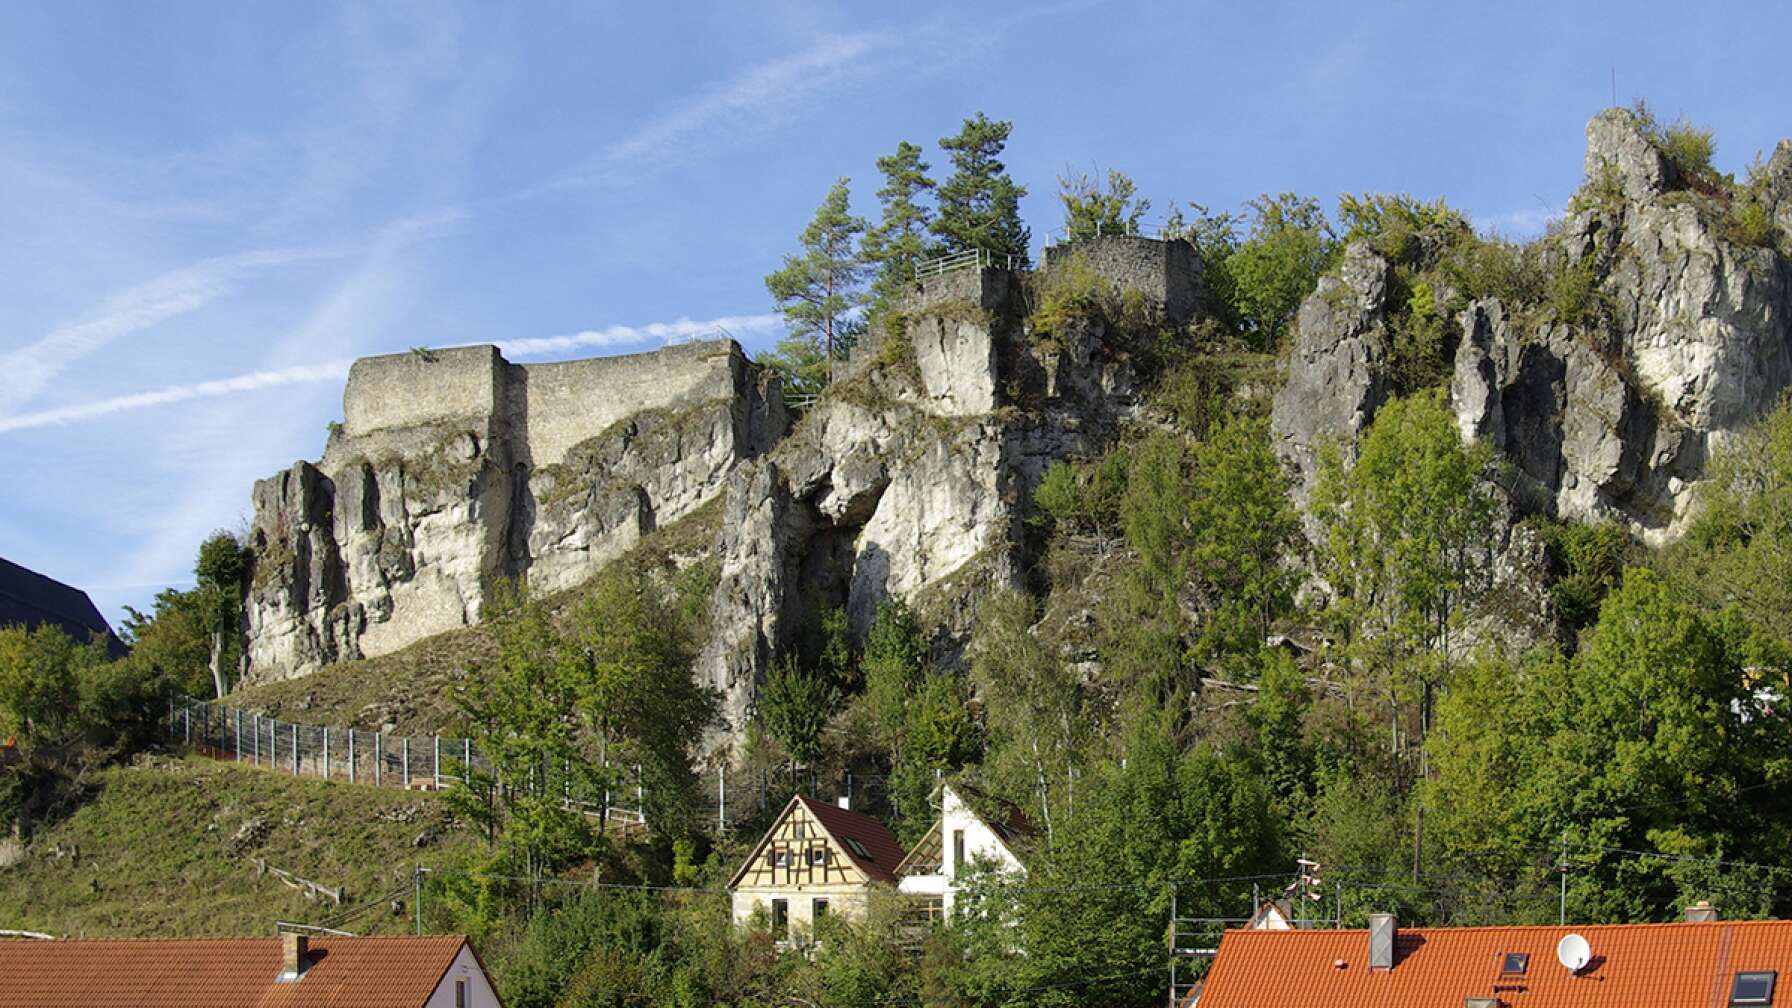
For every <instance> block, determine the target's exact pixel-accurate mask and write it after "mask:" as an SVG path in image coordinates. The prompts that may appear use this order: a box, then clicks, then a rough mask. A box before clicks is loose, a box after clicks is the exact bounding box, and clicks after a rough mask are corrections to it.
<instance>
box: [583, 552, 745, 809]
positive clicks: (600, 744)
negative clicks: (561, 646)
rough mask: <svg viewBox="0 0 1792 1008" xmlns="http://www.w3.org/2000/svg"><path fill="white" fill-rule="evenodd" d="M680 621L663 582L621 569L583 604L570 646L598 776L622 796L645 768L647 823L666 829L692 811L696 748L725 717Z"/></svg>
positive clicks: (627, 567)
mask: <svg viewBox="0 0 1792 1008" xmlns="http://www.w3.org/2000/svg"><path fill="white" fill-rule="evenodd" d="M673 613H674V610H673V603H672V601H671V600H670V599H669V598H667V596H666V593H665V591H664V590H663V589H662V588H661V587H660V586H659V584H658V583H657V582H655V581H654V580H653V579H652V578H650V577H648V576H647V575H646V574H644V573H643V572H642V571H641V570H639V569H638V568H635V567H633V566H630V565H615V566H613V567H612V568H611V569H608V570H606V571H604V573H602V574H600V575H599V576H598V581H597V585H596V587H595V590H593V591H591V592H590V593H589V594H587V595H586V596H585V597H584V598H582V599H581V600H580V601H579V602H578V603H577V604H575V605H574V607H573V609H572V612H571V614H570V623H571V626H570V630H569V633H568V638H569V639H568V641H567V645H568V651H569V654H568V657H567V661H568V663H569V668H568V669H567V674H568V676H569V677H570V679H571V681H572V684H573V686H574V688H575V690H576V694H577V704H578V707H577V709H578V712H579V716H580V719H581V721H582V728H583V734H584V735H585V736H586V737H588V738H589V739H590V740H591V741H592V743H594V745H595V748H596V753H595V756H596V763H597V767H596V773H597V774H598V775H599V776H600V777H601V779H602V780H601V782H602V785H603V786H604V787H605V788H606V789H608V790H611V791H615V790H617V789H620V788H621V787H622V786H623V785H624V784H625V782H626V778H627V776H628V773H627V768H628V767H629V766H630V765H631V764H632V765H634V766H638V767H640V768H641V774H642V783H643V784H644V786H645V795H646V797H647V798H648V799H649V805H650V810H649V815H648V822H649V823H652V824H653V825H654V826H655V828H656V829H660V830H662V831H663V830H665V829H667V828H669V827H670V826H671V825H672V824H674V823H677V822H683V821H687V820H688V818H689V814H690V813H691V812H692V810H693V807H694V802H695V794H694V787H695V780H696V777H695V773H694V772H693V770H692V767H691V742H692V740H693V739H695V738H697V737H698V736H700V735H701V734H702V732H703V731H704V730H705V729H706V728H708V727H709V725H710V724H711V723H712V722H713V721H714V719H715V716H716V710H717V702H716V697H715V695H714V694H713V693H712V692H711V691H709V690H707V689H704V688H703V687H701V686H699V685H697V683H696V681H695V680H694V679H692V677H691V662H692V660H693V658H694V657H695V655H694V652H693V648H692V646H691V642H690V641H689V640H688V639H687V638H686V637H685V635H684V632H683V625H682V623H681V622H680V621H679V620H677V619H675V618H673ZM602 825H603V824H602V823H600V829H601V828H602Z"/></svg>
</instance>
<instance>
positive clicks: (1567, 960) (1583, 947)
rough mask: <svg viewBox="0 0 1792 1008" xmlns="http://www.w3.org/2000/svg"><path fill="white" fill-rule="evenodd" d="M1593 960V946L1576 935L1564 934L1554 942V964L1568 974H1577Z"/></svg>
mask: <svg viewBox="0 0 1792 1008" xmlns="http://www.w3.org/2000/svg"><path fill="white" fill-rule="evenodd" d="M1592 958H1593V946H1591V945H1588V944H1587V940H1586V939H1585V938H1582V937H1581V936H1580V935H1577V934H1565V935H1563V936H1562V940H1561V941H1559V942H1556V962H1559V963H1561V964H1562V967H1563V968H1564V969H1566V970H1567V971H1568V972H1570V973H1579V972H1580V971H1581V970H1582V969H1583V968H1584V967H1585V966H1586V965H1587V963H1588V962H1589V961H1590V960H1592Z"/></svg>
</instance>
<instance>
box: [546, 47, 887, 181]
mask: <svg viewBox="0 0 1792 1008" xmlns="http://www.w3.org/2000/svg"><path fill="white" fill-rule="evenodd" d="M894 39H895V37H894V36H891V35H887V34H884V33H878V32H864V33H859V34H854V35H830V36H827V37H825V38H822V39H821V40H820V41H818V42H816V43H815V44H813V45H811V46H809V47H808V48H806V49H803V50H801V51H799V52H796V53H792V54H790V55H787V56H781V57H779V58H777V59H772V60H767V61H766V62H763V63H759V64H756V65H754V66H752V67H749V68H747V69H746V70H744V71H742V72H741V73H739V74H736V75H735V76H733V77H730V78H728V79H727V80H725V81H722V82H721V83H720V84H717V85H716V86H714V87H711V88H709V89H707V90H705V91H701V92H698V93H697V94H694V95H692V96H690V97H688V98H685V99H684V100H682V101H679V102H677V103H676V104H674V105H672V106H671V107H670V108H669V109H667V110H666V111H665V112H664V113H663V114H661V115H660V116H659V117H658V118H656V119H654V120H652V121H651V122H648V123H646V124H645V125H643V126H641V127H639V128H638V129H636V130H635V131H634V132H633V133H630V134H629V135H628V136H625V137H623V138H622V139H620V140H617V141H615V142H614V143H611V144H610V145H609V146H607V147H605V148H603V149H602V150H601V151H599V152H598V153H597V154H596V155H594V156H593V157H592V158H591V159H590V160H588V161H587V162H585V164H583V165H582V166H580V167H579V168H578V169H576V170H574V171H572V172H569V173H568V174H566V175H564V176H562V177H560V178H559V179H556V180H555V181H553V182H550V183H548V184H546V185H543V186H537V187H534V188H531V189H527V190H524V191H523V192H521V193H518V194H517V195H518V196H519V197H525V196H533V195H537V194H540V193H542V192H547V191H550V190H554V189H562V188H566V187H568V186H577V185H592V184H597V183H602V182H608V181H614V180H616V179H617V178H619V177H623V176H626V175H628V174H630V173H633V172H637V171H640V170H642V169H645V168H651V167H653V166H655V165H663V164H668V163H677V162H681V161H685V160H689V159H690V158H691V157H693V156H695V155H696V154H697V153H698V149H699V144H698V140H699V139H701V140H702V141H703V143H702V144H701V146H702V147H703V148H704V149H709V148H713V146H714V141H713V136H712V134H713V133H714V132H715V131H717V130H721V129H730V130H738V129H740V128H742V127H743V126H745V125H747V124H761V123H766V122H772V121H776V120H777V119H778V118H780V116H781V115H783V114H784V113H785V112H787V111H788V110H790V109H792V108H794V107H795V106H796V105H797V104H799V103H800V102H801V101H802V100H804V99H806V98H807V97H809V96H810V95H813V94H815V93H817V92H820V91H824V90H829V89H832V88H835V87H837V86H838V85H839V84H840V82H841V80H842V79H843V78H845V77H847V76H849V75H864V74H868V73H870V72H871V67H870V65H869V64H870V60H869V57H871V56H872V55H873V54H875V53H876V52H878V51H880V50H882V49H885V48H888V47H889V46H890V45H891V44H892V42H893V41H894Z"/></svg>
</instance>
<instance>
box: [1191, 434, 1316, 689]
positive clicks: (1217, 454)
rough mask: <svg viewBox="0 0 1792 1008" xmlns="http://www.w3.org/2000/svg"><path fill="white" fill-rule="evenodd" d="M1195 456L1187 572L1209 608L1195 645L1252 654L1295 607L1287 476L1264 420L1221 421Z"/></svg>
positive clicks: (1203, 651)
mask: <svg viewBox="0 0 1792 1008" xmlns="http://www.w3.org/2000/svg"><path fill="white" fill-rule="evenodd" d="M1190 461H1191V466H1190V469H1191V475H1190V478H1189V486H1188V527H1189V533H1190V537H1189V538H1190V541H1189V547H1188V550H1187V563H1188V579H1189V582H1191V583H1192V584H1193V585H1194V586H1195V587H1196V589H1197V590H1198V591H1199V592H1200V594H1201V595H1202V598H1203V602H1204V603H1205V608H1206V618H1205V622H1204V624H1203V625H1202V628H1201V634H1200V638H1199V640H1198V641H1197V643H1196V651H1197V652H1198V653H1199V654H1200V655H1202V656H1203V657H1206V658H1213V657H1221V656H1234V657H1240V658H1242V657H1248V656H1252V655H1254V654H1255V653H1256V651H1257V650H1258V649H1259V648H1261V647H1262V646H1263V642H1264V640H1265V638H1267V637H1268V636H1269V631H1270V627H1271V625H1272V624H1273V623H1274V622H1275V621H1276V620H1277V619H1279V618H1281V617H1282V616H1283V615H1285V614H1286V613H1288V612H1289V611H1290V610H1291V609H1292V608H1293V605H1294V589H1295V587H1296V586H1297V585H1298V583H1299V581H1300V574H1299V572H1298V571H1296V570H1295V569H1294V568H1293V566H1292V565H1290V564H1289V563H1287V560H1288V558H1289V555H1290V553H1291V552H1292V550H1293V548H1294V546H1295V544H1296V543H1297V542H1298V541H1299V540H1300V518H1299V516H1298V515H1297V514H1295V511H1294V508H1293V507H1292V506H1291V505H1290V504H1289V503H1288V477H1287V475H1286V473H1284V472H1283V469H1282V464H1281V462H1280V460H1278V459H1277V458H1276V455H1275V452H1274V451H1273V450H1272V449H1271V447H1270V438H1269V427H1268V425H1267V424H1266V423H1264V422H1263V421H1262V420H1259V419H1246V418H1235V419H1232V420H1228V421H1225V422H1223V423H1221V424H1220V426H1219V427H1218V429H1216V430H1215V431H1214V433H1213V434H1212V436H1211V437H1209V438H1208V439H1207V440H1206V441H1203V442H1201V443H1200V444H1198V445H1196V446H1195V448H1194V451H1193V453H1192V457H1191V460H1190Z"/></svg>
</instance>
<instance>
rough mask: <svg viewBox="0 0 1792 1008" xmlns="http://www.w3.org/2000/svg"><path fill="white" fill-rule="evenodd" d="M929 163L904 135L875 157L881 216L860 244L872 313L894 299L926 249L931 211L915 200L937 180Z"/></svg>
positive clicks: (932, 186)
mask: <svg viewBox="0 0 1792 1008" xmlns="http://www.w3.org/2000/svg"><path fill="white" fill-rule="evenodd" d="M927 169H928V164H927V162H925V161H923V160H921V148H920V147H919V146H918V145H916V144H912V143H909V142H908V141H907V140H904V141H903V142H901V143H900V144H897V145H896V153H894V154H891V155H889V156H887V157H881V158H878V159H877V170H878V171H880V172H883V174H884V187H883V188H882V189H879V190H878V191H877V199H878V202H880V203H882V204H883V208H884V211H883V222H882V223H880V224H878V225H877V226H876V227H874V228H872V229H871V230H869V231H867V232H866V233H865V241H864V243H863V245H862V246H861V249H860V251H861V257H862V258H863V259H864V261H865V264H866V265H867V266H868V267H870V268H871V269H872V270H873V271H874V272H875V274H876V275H875V276H874V277H873V278H872V280H871V304H872V311H873V312H874V313H875V312H879V311H883V310H884V309H886V308H888V307H889V306H890V305H891V304H892V303H894V302H895V300H896V298H897V297H898V296H899V295H900V294H901V293H902V289H903V286H904V285H905V284H907V283H908V281H909V278H910V277H911V276H912V275H913V270H914V264H915V260H917V259H920V258H921V257H922V256H925V255H926V254H927V251H928V240H927V228H928V225H929V224H930V223H931V222H932V220H933V211H932V210H931V209H929V208H928V207H926V206H923V205H921V204H920V203H917V202H916V200H917V199H918V198H919V197H920V196H921V195H922V194H923V193H925V192H927V191H929V190H931V189H933V188H934V186H935V183H934V181H933V179H931V178H928V177H927Z"/></svg>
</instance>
